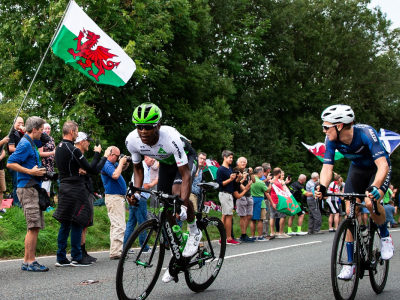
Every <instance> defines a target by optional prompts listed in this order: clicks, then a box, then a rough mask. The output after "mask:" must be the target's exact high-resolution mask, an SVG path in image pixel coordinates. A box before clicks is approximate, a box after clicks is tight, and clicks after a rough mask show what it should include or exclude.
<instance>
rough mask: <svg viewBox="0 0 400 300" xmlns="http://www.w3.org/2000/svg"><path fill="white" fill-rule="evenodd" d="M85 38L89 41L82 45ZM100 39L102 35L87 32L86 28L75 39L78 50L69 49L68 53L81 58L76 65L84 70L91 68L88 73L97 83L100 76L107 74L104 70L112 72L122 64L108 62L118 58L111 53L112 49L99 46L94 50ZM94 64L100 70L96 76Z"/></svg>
mask: <svg viewBox="0 0 400 300" xmlns="http://www.w3.org/2000/svg"><path fill="white" fill-rule="evenodd" d="M83 38H86V39H87V41H86V42H84V43H82V39H83ZM99 39H100V35H98V34H95V33H94V32H92V31H89V30H85V28H83V31H82V30H81V31H80V32H79V36H78V37H77V38H75V39H74V40H77V41H78V43H77V46H76V50H75V49H72V48H70V49H68V52H69V53H70V54H71V55H72V56H73V57H74V59H75V58H76V57H81V59H80V60H78V61H77V62H76V63H77V64H79V65H80V66H81V67H82V68H83V69H84V70H86V68H91V70H89V71H88V74H89V75H91V76H93V78H94V79H96V81H97V82H98V81H99V76H100V75H104V74H105V71H104V70H112V69H114V68H116V67H118V65H119V64H120V62H113V61H108V59H110V58H113V57H114V56H117V55H115V54H112V53H110V52H109V50H110V49H107V48H105V47H102V46H97V48H96V49H94V50H92V47H94V46H96V44H97V43H98V41H99ZM75 51H78V53H76V52H75ZM82 58H83V59H85V62H83V60H82ZM92 64H94V65H95V66H96V68H97V69H98V72H97V73H96V74H94V72H93V67H92Z"/></svg>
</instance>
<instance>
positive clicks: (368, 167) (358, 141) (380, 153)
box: [315, 105, 394, 280]
mask: <svg viewBox="0 0 400 300" xmlns="http://www.w3.org/2000/svg"><path fill="white" fill-rule="evenodd" d="M321 119H322V121H323V124H322V128H323V132H324V133H325V134H326V140H325V147H326V152H325V157H324V164H323V167H322V171H321V176H320V187H319V191H316V192H315V196H316V197H319V198H320V197H325V195H326V187H327V186H328V184H329V182H330V181H331V179H332V172H333V165H334V161H335V160H334V157H335V150H338V151H339V152H340V153H342V154H343V155H344V156H345V157H347V158H348V159H350V160H351V164H350V169H349V173H348V175H347V180H346V185H345V193H357V194H363V193H365V194H366V195H368V197H366V198H365V204H366V206H367V208H368V210H369V211H370V213H371V218H372V220H374V222H375V223H376V224H377V225H378V227H379V230H380V234H381V244H382V248H381V250H382V251H381V255H382V259H384V260H389V259H390V258H392V256H393V252H394V247H393V241H392V237H391V236H390V235H389V231H388V229H387V227H386V222H385V220H386V216H385V210H384V208H383V207H382V205H381V203H380V200H381V199H382V198H383V196H384V195H385V193H386V191H387V189H388V186H389V183H390V178H391V175H392V167H391V163H390V159H389V155H388V153H387V152H386V150H385V149H384V148H383V145H382V143H381V141H380V139H379V137H378V134H377V132H376V130H375V129H374V128H372V127H371V126H369V125H365V124H357V125H353V121H354V112H353V110H352V109H351V107H350V106H348V105H332V106H330V107H328V108H327V109H325V110H324V111H323V112H322V115H321ZM357 201H358V202H361V200H360V199H357ZM372 201H376V202H377V207H378V211H379V212H380V215H379V216H378V215H377V214H375V212H374V208H373V203H372ZM346 211H347V214H349V213H350V203H349V202H346ZM346 245H347V251H348V259H349V262H352V261H353V255H352V253H354V240H353V236H352V235H351V234H348V235H347V237H346ZM354 272H355V266H354V265H353V266H351V265H346V266H343V268H342V270H341V272H340V274H339V275H338V278H339V279H343V280H349V279H351V278H352V276H353V274H354Z"/></svg>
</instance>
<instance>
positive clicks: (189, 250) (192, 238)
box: [182, 229, 203, 257]
mask: <svg viewBox="0 0 400 300" xmlns="http://www.w3.org/2000/svg"><path fill="white" fill-rule="evenodd" d="M202 237H203V234H202V233H201V231H200V230H198V229H197V234H195V235H190V234H189V237H188V240H187V242H186V246H185V249H184V250H183V252H182V255H183V257H192V256H193V255H195V254H196V253H197V250H198V249H199V245H200V241H201V238H202Z"/></svg>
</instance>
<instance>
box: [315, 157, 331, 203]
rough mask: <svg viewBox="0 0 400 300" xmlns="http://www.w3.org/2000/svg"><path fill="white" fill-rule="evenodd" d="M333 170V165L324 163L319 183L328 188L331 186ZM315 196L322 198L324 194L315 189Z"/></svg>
mask: <svg viewBox="0 0 400 300" xmlns="http://www.w3.org/2000/svg"><path fill="white" fill-rule="evenodd" d="M332 172H333V165H328V164H324V165H323V166H322V170H321V175H320V179H319V183H320V184H322V185H324V186H325V187H326V188H327V187H328V186H329V183H330V182H331V180H332ZM315 197H317V198H321V197H322V194H321V193H320V192H319V190H318V191H317V190H315Z"/></svg>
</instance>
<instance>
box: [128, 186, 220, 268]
mask: <svg viewBox="0 0 400 300" xmlns="http://www.w3.org/2000/svg"><path fill="white" fill-rule="evenodd" d="M206 192H207V191H206V190H205V189H203V188H202V196H203V197H202V199H203V200H202V203H201V210H203V209H204V200H205V198H206ZM153 193H154V194H155V195H156V196H157V197H158V199H159V200H160V204H162V207H161V209H160V212H159V214H158V216H157V218H156V222H157V229H156V230H157V235H156V240H155V242H154V244H155V245H157V244H158V242H159V241H160V243H164V238H166V239H167V241H168V243H169V245H170V248H171V249H172V254H173V258H174V259H175V262H176V263H177V264H176V265H175V267H176V268H177V270H178V271H179V272H181V271H185V270H186V269H188V268H191V267H192V266H194V265H197V264H201V263H203V262H204V261H206V260H209V259H215V254H214V250H213V248H212V247H211V249H210V250H211V253H206V257H203V258H200V259H199V260H197V261H195V262H192V263H190V258H189V259H184V258H183V256H182V253H181V251H180V249H179V248H180V245H181V243H182V236H181V237H180V239H178V238H177V236H176V235H175V233H174V232H173V231H172V226H171V222H170V219H169V216H168V211H171V210H173V214H172V215H173V216H175V213H176V211H177V209H176V208H178V207H180V205H181V203H180V202H181V201H182V200H181V199H179V200H181V201H177V198H176V197H175V200H174V201H173V203H170V202H169V201H168V199H171V197H172V196H169V197H167V198H166V197H165V196H168V195H165V194H162V193H161V192H153ZM196 219H197V225H198V228H199V229H200V230H201V229H204V228H206V227H207V224H208V222H210V221H207V218H203V214H202V212H198V213H196ZM204 232H205V234H206V237H207V241H208V243H209V244H210V245H211V240H210V236H209V234H208V232H207V230H205V231H204ZM164 233H165V234H164ZM150 236H151V234H148V235H147V237H146V239H145V242H144V243H143V244H144V245H146V244H147V243H148V240H149V238H150ZM142 251H143V249H142V248H141V249H140V252H139V254H138V256H137V259H136V264H137V265H142V266H144V267H146V268H150V267H152V266H153V265H152V264H151V262H152V260H153V257H154V254H155V251H156V247H153V248H152V251H151V254H150V257H149V259H148V262H142V261H140V256H141V255H142ZM179 272H178V273H179Z"/></svg>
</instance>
